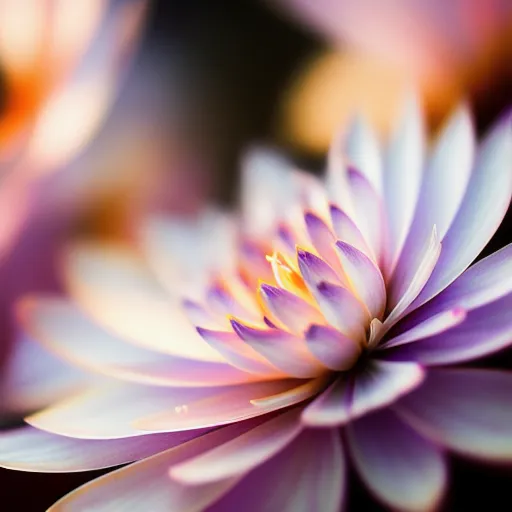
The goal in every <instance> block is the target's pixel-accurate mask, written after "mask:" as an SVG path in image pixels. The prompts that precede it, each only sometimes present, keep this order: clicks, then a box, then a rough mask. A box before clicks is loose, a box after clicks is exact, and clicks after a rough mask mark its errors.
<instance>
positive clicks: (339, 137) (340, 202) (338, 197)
mask: <svg viewBox="0 0 512 512" xmlns="http://www.w3.org/2000/svg"><path fill="white" fill-rule="evenodd" d="M344 139H345V134H344V133H342V132H341V131H340V132H338V133H336V135H335V136H334V137H333V139H332V143H331V145H330V147H329V153H328V155H327V170H326V176H325V181H326V188H327V192H328V195H329V199H331V200H332V201H333V202H334V203H335V204H336V205H337V206H338V207H340V208H342V209H343V210H344V211H345V212H346V213H347V214H348V215H353V214H354V207H353V204H352V197H351V195H350V189H349V186H348V174H347V162H346V157H345V155H346V153H345V150H344V147H343V146H344Z"/></svg>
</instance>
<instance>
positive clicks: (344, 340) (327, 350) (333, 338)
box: [305, 325, 362, 370]
mask: <svg viewBox="0 0 512 512" xmlns="http://www.w3.org/2000/svg"><path fill="white" fill-rule="evenodd" d="M305 336H306V342H307V346H308V348H309V350H310V352H311V353H312V354H313V355H314V356H315V357H316V358H317V359H318V360H319V361H320V362H321V363H322V364H323V365H324V366H326V367H327V368H330V369H331V370H349V369H350V368H352V366H354V364H355V363H356V361H357V360H358V359H359V356H360V355H361V351H362V346H361V344H360V343H359V342H357V341H355V340H353V339H352V338H349V337H347V336H345V335H343V334H342V333H341V332H340V331H338V330H337V329H334V328H332V327H327V326H325V325H311V326H310V327H309V329H308V330H307V332H306V334H305Z"/></svg>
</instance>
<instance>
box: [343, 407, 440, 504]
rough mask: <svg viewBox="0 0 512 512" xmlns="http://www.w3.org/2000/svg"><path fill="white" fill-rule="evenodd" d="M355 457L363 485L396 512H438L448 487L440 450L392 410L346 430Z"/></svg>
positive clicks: (374, 415) (352, 454) (375, 414)
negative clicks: (434, 511) (433, 511)
mask: <svg viewBox="0 0 512 512" xmlns="http://www.w3.org/2000/svg"><path fill="white" fill-rule="evenodd" d="M346 432H347V440H348V446H349V449H350V454H351V456H352V459H353V460H354V463H355V466H356V468H357V470H358V472H359V474H360V475H361V478H362V479H363V481H364V483H365V484H366V485H367V487H368V488H369V489H370V490H371V491H372V492H373V493H374V494H375V496H376V497H377V498H378V499H379V500H381V501H382V502H384V503H385V504H386V505H388V506H389V507H391V508H392V509H397V510H407V511H414V512H420V511H425V512H427V511H430V510H434V509H435V508H436V506H437V505H438V504H439V501H440V500H441V498H442V496H443V493H444V490H445V488H446V483H447V470H446V463H445V460H444V458H443V455H442V453H441V452H440V450H439V449H438V448H437V447H436V446H435V445H433V444H432V443H430V442H429V441H427V440H426V439H424V438H423V437H421V436H420V435H419V434H417V433H416V432H415V431H414V430H413V429H411V428H410V427H409V426H408V425H406V424H404V423H403V422H402V421H400V419H398V418H397V416H396V415H395V414H393V413H392V412H391V411H389V410H384V411H378V412H375V413H372V414H369V415H368V416H365V417H364V418H361V419H359V420H357V421H355V422H354V423H352V424H350V425H348V427H347V430H346Z"/></svg>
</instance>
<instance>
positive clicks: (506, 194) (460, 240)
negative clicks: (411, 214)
mask: <svg viewBox="0 0 512 512" xmlns="http://www.w3.org/2000/svg"><path fill="white" fill-rule="evenodd" d="M511 162H512V117H511V116H510V114H509V115H508V117H507V118H506V119H505V120H503V121H501V122H500V123H499V124H498V125H497V126H496V127H495V128H494V129H493V130H492V131H491V133H490V134H489V135H488V136H487V138H486V139H485V140H484V142H483V144H482V146H481V148H480V149H479V153H478V157H477V160H476V165H475V168H474V171H473V173H472V175H471V180H470V182H469V184H468V189H467V192H466V195H465V196H464V200H463V202H462V204H461V206H460V208H459V210H458V212H457V216H456V217H455V219H454V220H453V223H452V225H451V227H450V230H449V231H448V233H447V234H446V236H445V237H444V239H443V251H442V254H441V257H440V258H439V262H438V264H437V265H436V269H435V270H434V272H433V274H432V276H431V278H430V279H429V282H428V283H427V285H426V286H425V288H424V289H423V290H422V292H421V294H420V296H419V297H418V298H417V299H416V301H415V304H414V305H415V306H416V307H418V306H419V305H421V304H424V303H425V302H426V301H427V300H429V299H430V298H432V297H434V296H435V295H437V294H438V293H439V292H440V291H441V290H443V289H444V288H446V287H447V286H448V285H449V284H450V283H451V282H452V281H454V280H455V279H456V278H457V277H458V276H459V275H460V274H461V273H462V272H463V271H464V270H465V269H466V268H467V266H468V265H469V264H470V263H471V262H472V261H473V260H474V259H475V258H476V256H477V255H478V253H479V252H480V251H481V250H482V249H483V248H484V247H485V245H486V244H487V242H488V241H489V240H490V239H491V237H492V235H493V234H494V232H495V231H496V229H497V228H498V226H499V225H500V223H501V221H502V220H503V217H504V216H505V213H506V212H507V209H508V206H509V204H510V198H511V196H512V172H510V170H511V165H512V164H511Z"/></svg>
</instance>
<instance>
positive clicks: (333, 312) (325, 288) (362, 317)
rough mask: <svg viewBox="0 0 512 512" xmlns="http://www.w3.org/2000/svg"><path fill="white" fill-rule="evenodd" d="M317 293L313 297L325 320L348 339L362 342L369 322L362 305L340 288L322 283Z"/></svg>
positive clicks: (348, 292) (366, 312) (349, 293)
mask: <svg viewBox="0 0 512 512" xmlns="http://www.w3.org/2000/svg"><path fill="white" fill-rule="evenodd" d="M317 291H318V293H317V294H315V296H316V298H317V301H318V304H319V306H320V309H321V310H322V313H323V315H324V317H325V319H326V320H327V321H328V322H329V323H330V324H331V325H332V326H333V327H336V329H338V330H339V331H341V332H342V333H343V334H345V335H346V336H348V337H349V338H352V339H355V340H362V339H363V338H364V336H365V327H366V325H368V322H369V320H370V317H369V315H368V311H367V310H366V308H365V307H364V306H363V304H361V302H359V301H358V300H357V299H356V298H355V297H354V295H353V294H352V293H351V292H350V291H349V290H347V289H346V288H343V287H341V286H336V285H333V284H330V283H326V282H322V283H320V284H319V285H318V287H317Z"/></svg>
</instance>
